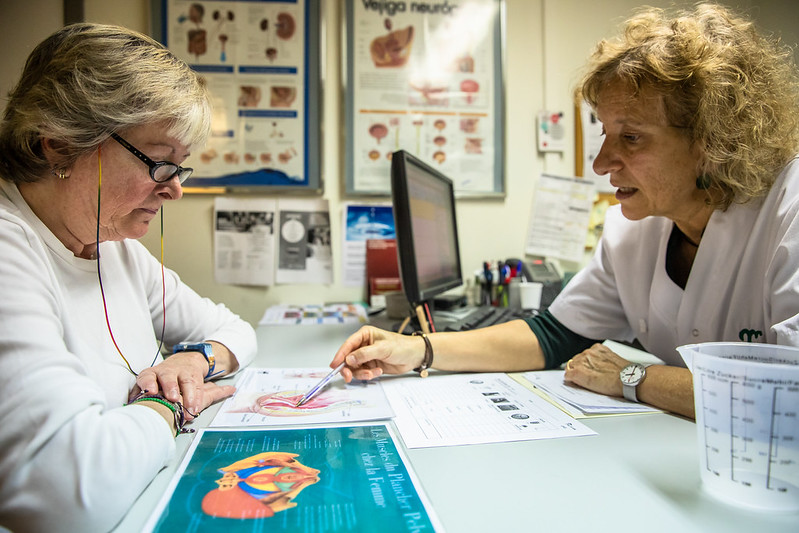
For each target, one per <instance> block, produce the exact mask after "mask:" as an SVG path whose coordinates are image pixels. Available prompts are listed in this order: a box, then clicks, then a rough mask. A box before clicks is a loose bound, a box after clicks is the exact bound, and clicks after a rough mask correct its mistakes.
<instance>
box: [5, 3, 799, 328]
mask: <svg viewBox="0 0 799 533" xmlns="http://www.w3.org/2000/svg"><path fill="white" fill-rule="evenodd" d="M342 1H343V0H323V5H324V6H325V10H324V13H323V15H324V17H325V18H324V22H323V26H324V31H325V34H324V37H323V39H324V54H323V56H324V62H325V69H324V70H325V78H324V80H323V124H322V125H321V126H322V128H323V163H322V179H323V181H324V185H325V190H324V194H323V196H324V198H326V199H328V201H329V202H330V206H331V213H330V214H331V219H332V220H331V222H332V230H333V250H334V254H336V255H335V261H336V263H335V264H334V283H333V284H332V285H330V286H325V287H320V286H318V285H279V286H273V287H269V288H262V287H242V286H231V285H221V284H218V283H216V282H215V281H214V275H213V234H212V213H213V198H212V197H207V196H185V197H184V198H183V199H182V200H181V201H179V202H173V203H170V204H167V205H166V208H165V211H164V218H165V221H166V223H165V230H164V234H165V237H164V239H165V263H166V264H167V266H169V267H170V268H173V269H175V270H176V271H177V272H178V273H179V274H180V275H181V276H182V278H183V279H184V281H186V282H187V283H188V284H189V285H191V286H192V287H194V288H195V289H196V290H197V291H198V292H199V293H201V294H203V295H205V296H208V297H209V298H212V299H213V300H216V301H219V302H224V303H225V304H226V305H228V306H229V307H230V308H231V309H233V310H234V311H235V312H237V313H239V314H240V315H241V316H242V317H243V318H244V319H246V320H248V321H250V322H252V323H256V322H257V321H258V320H259V319H260V318H261V316H262V314H263V312H264V310H265V309H266V308H267V307H268V306H270V305H273V304H276V303H288V302H296V303H311V302H323V301H338V300H358V299H361V298H362V297H363V291H362V290H360V289H355V288H348V287H344V286H342V285H341V271H340V268H339V264H338V262H339V261H340V258H339V257H338V255H337V254H338V252H339V251H340V249H341V235H340V233H341V230H342V227H341V216H342V213H341V203H342V202H343V201H367V200H368V201H373V200H369V199H363V198H360V199H359V198H343V197H342V195H341V192H340V191H341V187H340V182H341V180H342V166H343V159H342V158H343V143H342V138H341V136H342V131H341V129H340V128H341V125H343V122H344V121H343V116H342V109H341V104H340V101H341V77H340V69H341V65H340V57H341V45H340V43H341V24H340V8H341V5H342ZM643 3H646V4H649V5H660V6H667V5H670V4H671V3H672V2H671V1H659V0H650V1H648V2H642V1H640V0H603V1H602V2H593V1H587V0H506V3H505V7H506V14H507V19H506V23H507V31H506V50H505V51H506V56H505V102H506V132H505V135H506V140H507V141H506V146H505V168H506V177H505V188H506V197H505V198H503V199H494V200H474V199H463V200H459V201H458V206H457V208H458V228H459V232H460V235H461V256H462V257H461V260H462V264H463V265H464V270H465V272H464V274H465V275H467V276H468V273H469V272H470V271H471V270H472V269H475V268H477V267H478V266H479V265H480V264H481V262H482V261H483V260H485V259H494V260H496V259H500V258H503V257H507V256H515V255H522V253H523V250H524V242H525V237H526V231H527V227H526V226H527V223H528V217H529V210H530V206H531V202H532V197H533V193H534V190H535V183H536V178H537V176H538V175H540V174H541V172H545V171H546V172H550V173H555V174H563V175H571V174H573V173H574V149H573V139H574V132H573V129H572V128H570V129H569V130H568V136H569V140H570V142H569V143H567V144H568V146H569V149H567V150H566V151H565V152H564V153H563V154H547V155H546V156H545V157H542V156H540V155H538V154H537V153H536V151H535V145H536V138H535V116H536V113H537V112H538V110H539V109H544V108H548V109H552V110H561V111H564V112H565V113H566V117H565V119H566V122H565V123H566V124H567V125H571V124H573V121H574V117H573V113H572V101H571V91H572V87H573V85H574V82H575V81H576V79H577V78H578V75H579V69H580V68H581V66H582V64H583V62H584V60H585V58H586V56H587V55H588V53H589V52H590V50H591V48H592V46H593V44H594V43H595V42H596V41H597V40H599V39H600V38H601V37H603V36H606V35H610V34H612V33H614V32H615V28H616V27H617V25H618V23H619V22H621V21H622V20H623V19H624V18H625V17H626V16H627V15H628V14H629V13H630V11H631V10H632V9H633V8H634V7H636V6H638V5H642V4H643ZM676 3H677V4H682V5H689V4H691V3H692V2H684V1H683V2H676ZM727 3H728V4H729V5H732V6H735V7H740V8H744V9H749V10H750V12H751V14H752V15H753V16H755V17H758V20H760V21H761V23H762V24H763V26H764V27H766V28H768V29H769V30H772V31H777V32H781V33H782V35H783V37H784V38H785V39H786V40H787V41H789V42H796V41H797V38H796V32H797V28H799V24H797V23H799V20H797V16H798V13H799V10H797V8H796V7H795V3H794V1H793V0H768V1H762V2H758V5H759V7H756V8H755V7H752V6H753V5H754V2H747V1H739V2H735V1H730V2H727ZM61 4H62V2H61V1H60V0H3V9H4V12H3V14H2V19H0V29H1V30H2V31H0V49H3V50H4V51H10V52H9V53H6V54H5V55H4V57H3V59H2V60H0V89H1V90H2V94H3V95H5V93H6V92H7V90H8V88H10V87H11V85H12V81H11V80H12V79H16V77H18V75H19V72H20V70H21V67H22V64H23V63H24V58H25V56H26V55H27V53H28V51H29V50H30V49H31V48H32V47H33V46H34V45H35V43H37V42H39V41H40V40H41V39H42V38H44V37H45V36H46V35H48V34H49V33H51V32H52V31H54V30H55V29H57V28H58V27H59V26H60V24H61V19H60V6H61ZM84 5H85V16H86V20H89V21H93V22H108V23H116V24H122V25H125V26H129V27H131V28H133V29H136V30H139V31H144V32H147V31H148V22H147V21H148V20H149V6H150V0H128V1H126V2H117V1H115V2H109V1H107V0H85V1H84ZM23 20H24V21H30V22H26V23H25V24H20V23H19V21H23ZM544 73H546V75H544ZM142 241H143V242H144V244H145V245H146V246H147V247H148V248H149V249H150V250H151V251H152V252H153V253H154V254H156V255H158V254H159V253H160V243H159V227H158V224H157V222H154V226H153V228H152V229H151V231H150V232H149V234H148V235H147V236H145V237H144V238H143V239H142ZM576 266H577V265H566V267H567V268H574V267H576Z"/></svg>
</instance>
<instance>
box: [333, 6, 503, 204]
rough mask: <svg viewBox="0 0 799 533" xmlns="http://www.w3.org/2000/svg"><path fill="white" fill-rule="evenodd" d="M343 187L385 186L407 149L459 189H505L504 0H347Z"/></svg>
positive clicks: (374, 189) (479, 192) (368, 189)
mask: <svg viewBox="0 0 799 533" xmlns="http://www.w3.org/2000/svg"><path fill="white" fill-rule="evenodd" d="M345 5H346V9H345V18H346V21H345V27H346V54H345V57H346V88H345V91H346V92H345V101H346V117H345V118H346V128H347V139H346V143H347V147H346V149H347V159H346V176H345V179H346V186H345V189H346V192H347V193H351V194H374V195H387V194H389V193H390V189H391V187H390V169H391V157H392V154H393V152H395V151H396V150H399V149H404V150H406V151H408V152H410V153H412V154H414V155H415V156H417V157H418V158H420V159H422V160H423V161H425V162H426V163H428V164H431V165H433V166H434V167H435V168H437V169H438V170H439V171H441V172H442V173H443V174H445V175H446V176H447V177H449V178H450V179H452V180H453V182H454V184H455V190H456V193H457V194H458V195H459V196H466V195H473V196H494V195H501V194H503V193H504V180H503V152H502V147H503V144H504V143H503V132H504V117H503V93H502V91H503V88H502V60H501V43H502V39H501V27H502V25H501V13H502V12H503V10H502V6H503V4H502V2H501V1H499V0H460V1H457V0H456V1H451V0H450V1H446V2H441V1H438V0H429V1H426V2H425V1H419V2H402V1H396V2H361V1H358V0H346V3H345Z"/></svg>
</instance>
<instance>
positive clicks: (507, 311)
mask: <svg viewBox="0 0 799 533" xmlns="http://www.w3.org/2000/svg"><path fill="white" fill-rule="evenodd" d="M441 315H443V313H441ZM453 315H454V316H452V317H449V316H447V317H446V318H444V319H443V320H442V317H441V316H439V313H436V314H434V315H433V316H434V321H435V324H436V329H437V330H438V331H466V330H470V329H477V328H484V327H486V326H492V325H494V324H502V323H503V322H509V321H511V320H515V319H517V318H524V317H525V316H528V315H529V313H525V312H523V311H521V310H518V309H511V308H509V307H493V306H490V305H483V306H479V307H471V308H465V310H464V312H463V314H461V313H453Z"/></svg>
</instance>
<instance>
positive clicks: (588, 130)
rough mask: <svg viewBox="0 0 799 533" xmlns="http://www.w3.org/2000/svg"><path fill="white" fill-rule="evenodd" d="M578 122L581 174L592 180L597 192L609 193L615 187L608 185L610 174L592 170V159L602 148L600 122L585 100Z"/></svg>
mask: <svg viewBox="0 0 799 533" xmlns="http://www.w3.org/2000/svg"><path fill="white" fill-rule="evenodd" d="M580 123H581V124H582V130H583V131H582V133H583V176H584V177H586V178H588V179H591V180H593V181H594V183H595V186H596V191H597V192H604V193H610V192H614V191H615V190H616V189H615V188H614V187H612V186H611V185H610V174H602V175H601V176H600V175H599V174H597V173H596V172H594V159H596V156H597V155H599V150H600V148H602V141H603V140H604V138H603V137H602V123H601V122H599V119H597V117H596V115H595V114H594V111H593V110H592V109H591V106H589V105H588V104H587V103H586V102H583V103H582V105H581V106H580Z"/></svg>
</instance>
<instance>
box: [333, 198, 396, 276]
mask: <svg viewBox="0 0 799 533" xmlns="http://www.w3.org/2000/svg"><path fill="white" fill-rule="evenodd" d="M343 215H344V221H343V224H342V228H343V232H344V236H343V238H342V242H343V243H344V246H343V250H342V253H341V271H342V272H343V276H344V279H343V282H342V283H343V285H344V286H345V287H363V286H364V285H365V283H366V241H367V240H369V239H395V238H396V237H397V233H396V231H395V229H394V215H393V210H392V208H391V206H390V205H357V204H348V205H345V206H344V213H343Z"/></svg>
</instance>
